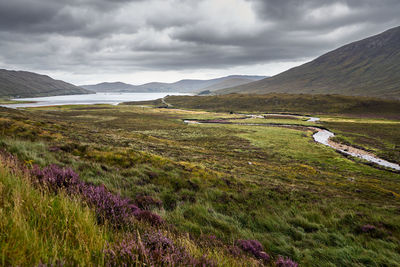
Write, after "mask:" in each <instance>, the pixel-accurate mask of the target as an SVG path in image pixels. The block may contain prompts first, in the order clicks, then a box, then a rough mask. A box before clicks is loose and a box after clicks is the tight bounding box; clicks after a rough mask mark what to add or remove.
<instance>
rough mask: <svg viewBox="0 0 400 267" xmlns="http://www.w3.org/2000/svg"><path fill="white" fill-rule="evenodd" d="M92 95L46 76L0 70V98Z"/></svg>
mask: <svg viewBox="0 0 400 267" xmlns="http://www.w3.org/2000/svg"><path fill="white" fill-rule="evenodd" d="M89 93H93V92H91V91H88V90H86V89H83V88H80V87H77V86H75V85H72V84H70V83H66V82H63V81H59V80H54V79H52V78H50V77H49V76H46V75H40V74H37V73H33V72H27V71H13V70H5V69H0V97H5V98H13V97H36V96H54V95H72V94H89Z"/></svg>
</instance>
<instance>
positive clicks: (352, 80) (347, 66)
mask: <svg viewBox="0 0 400 267" xmlns="http://www.w3.org/2000/svg"><path fill="white" fill-rule="evenodd" d="M270 92H279V93H311V94H343V95H353V96H375V97H383V98H396V99H400V27H396V28H393V29H390V30H388V31H385V32H383V33H381V34H378V35H375V36H372V37H369V38H367V39H363V40H361V41H357V42H354V43H351V44H348V45H345V46H343V47H341V48H338V49H336V50H334V51H331V52H329V53H327V54H324V55H322V56H320V57H319V58H317V59H315V60H313V61H311V62H308V63H306V64H304V65H301V66H299V67H295V68H292V69H290V70H288V71H285V72H283V73H281V74H278V75H276V76H274V77H271V78H269V79H263V80H260V81H256V82H252V83H249V84H246V85H243V86H236V87H233V88H229V89H223V90H221V91H218V93H221V94H226V93H258V94H264V93H270Z"/></svg>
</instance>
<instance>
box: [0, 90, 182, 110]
mask: <svg viewBox="0 0 400 267" xmlns="http://www.w3.org/2000/svg"><path fill="white" fill-rule="evenodd" d="M167 95H185V94H180V93H96V94H90V95H62V96H49V97H33V98H18V99H14V100H18V101H35V102H36V103H25V104H10V105H2V106H4V107H9V108H26V107H41V106H59V105H91V104H112V105H117V104H119V103H121V102H127V101H144V100H154V99H158V98H163V97H165V96H167Z"/></svg>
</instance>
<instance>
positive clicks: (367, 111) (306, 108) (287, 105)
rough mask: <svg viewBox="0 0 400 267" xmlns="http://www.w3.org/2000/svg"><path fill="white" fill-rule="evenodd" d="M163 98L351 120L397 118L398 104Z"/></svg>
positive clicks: (334, 98)
mask: <svg viewBox="0 0 400 267" xmlns="http://www.w3.org/2000/svg"><path fill="white" fill-rule="evenodd" d="M166 99H167V102H168V103H170V104H172V105H173V106H176V107H179V108H185V109H202V110H208V111H217V112H231V111H232V112H236V113H237V112H239V113H240V112H260V113H265V112H270V113H274V112H280V113H300V114H314V115H321V114H329V115H335V114H337V115H340V116H343V115H349V116H352V117H354V116H356V117H366V118H370V117H371V118H386V119H397V120H398V119H400V105H399V101H394V100H382V99H378V98H370V97H352V96H342V95H306V94H297V95H296V94H273V93H272V94H266V95H250V94H249V95H246V94H231V95H220V96H169V97H167V98H166ZM144 103H145V102H143V104H144Z"/></svg>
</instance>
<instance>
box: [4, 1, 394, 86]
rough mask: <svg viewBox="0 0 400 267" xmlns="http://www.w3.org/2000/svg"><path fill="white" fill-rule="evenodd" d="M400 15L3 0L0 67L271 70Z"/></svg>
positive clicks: (326, 8)
mask: <svg viewBox="0 0 400 267" xmlns="http://www.w3.org/2000/svg"><path fill="white" fill-rule="evenodd" d="M399 14H400V1H399V0H337V1H336V0H329V1H328V0H0V68H5V69H14V70H26V71H33V72H38V73H42V74H47V75H50V76H51V77H53V78H55V79H61V80H64V81H67V82H71V83H74V84H76V85H83V84H93V83H100V82H105V81H107V82H112V81H122V82H127V83H131V84H142V83H146V82H152V81H163V82H174V81H177V80H180V79H188V78H193V79H210V78H216V77H221V76H226V75H230V74H248V75H267V76H271V75H275V74H278V73H280V72H282V71H285V70H287V69H289V68H291V67H294V66H297V65H300V64H302V63H304V62H307V61H309V60H312V59H314V58H316V57H318V56H319V55H321V54H323V53H326V52H328V51H330V50H332V49H335V48H338V47H340V46H342V45H344V44H347V43H349V42H353V41H356V40H359V39H363V38H366V37H369V36H371V35H375V34H378V33H380V32H383V31H385V30H387V29H389V28H392V27H396V26H399V25H400V15H399Z"/></svg>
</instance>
